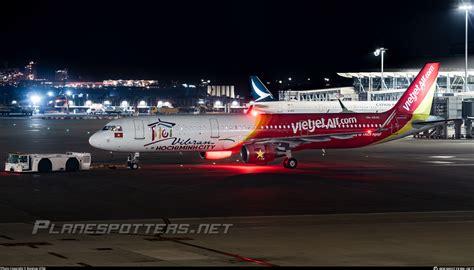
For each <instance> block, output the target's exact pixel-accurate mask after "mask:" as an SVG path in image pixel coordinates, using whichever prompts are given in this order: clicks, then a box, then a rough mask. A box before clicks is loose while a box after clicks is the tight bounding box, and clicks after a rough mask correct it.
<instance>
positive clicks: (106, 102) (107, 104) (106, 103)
mask: <svg viewBox="0 0 474 270" xmlns="http://www.w3.org/2000/svg"><path fill="white" fill-rule="evenodd" d="M110 104H112V103H110V101H108V100H106V101H104V105H106V106H109V105H110Z"/></svg>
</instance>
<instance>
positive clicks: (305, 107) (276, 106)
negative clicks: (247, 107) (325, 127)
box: [255, 101, 397, 113]
mask: <svg viewBox="0 0 474 270" xmlns="http://www.w3.org/2000/svg"><path fill="white" fill-rule="evenodd" d="M395 103H397V102H396V101H343V104H344V106H346V108H347V109H348V110H351V111H354V112H361V113H375V112H385V111H387V110H389V109H390V108H392V107H393V106H394V105H395ZM255 108H256V109H257V110H258V111H262V112H265V113H339V112H342V108H341V105H340V104H339V102H338V101H267V102H256V103H255Z"/></svg>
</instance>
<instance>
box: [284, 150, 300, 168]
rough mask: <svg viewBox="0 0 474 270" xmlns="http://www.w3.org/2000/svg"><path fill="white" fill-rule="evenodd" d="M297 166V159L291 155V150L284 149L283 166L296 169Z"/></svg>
mask: <svg viewBox="0 0 474 270" xmlns="http://www.w3.org/2000/svg"><path fill="white" fill-rule="evenodd" d="M297 166H298V161H297V160H296V158H294V157H292V156H291V151H290V150H287V151H286V158H285V160H283V167H285V168H288V169H296V167H297Z"/></svg>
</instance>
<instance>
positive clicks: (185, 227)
mask: <svg viewBox="0 0 474 270" xmlns="http://www.w3.org/2000/svg"><path fill="white" fill-rule="evenodd" d="M232 226H233V224H222V223H201V224H188V223H61V224H56V223H52V222H51V221H50V220H37V221H36V222H35V224H34V226H33V231H32V234H38V233H39V232H45V231H46V232H47V233H49V234H111V233H115V234H150V235H155V234H227V233H228V232H229V229H230V228H231V227H232Z"/></svg>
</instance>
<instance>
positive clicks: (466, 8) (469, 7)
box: [459, 4, 472, 10]
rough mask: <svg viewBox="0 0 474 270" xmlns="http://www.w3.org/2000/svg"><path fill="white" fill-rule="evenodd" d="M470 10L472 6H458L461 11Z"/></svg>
mask: <svg viewBox="0 0 474 270" xmlns="http://www.w3.org/2000/svg"><path fill="white" fill-rule="evenodd" d="M471 8H472V6H471V5H469V4H464V5H460V6H459V9H462V10H469V9H471Z"/></svg>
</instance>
